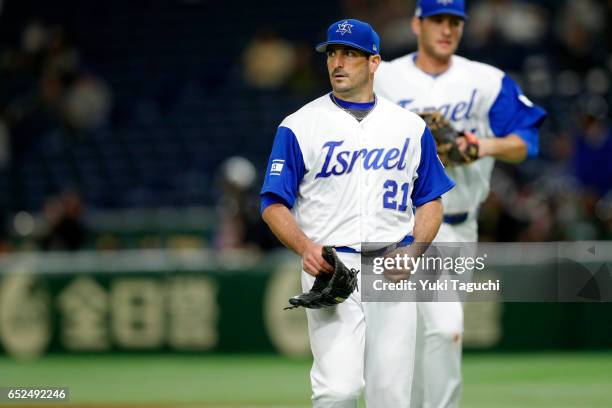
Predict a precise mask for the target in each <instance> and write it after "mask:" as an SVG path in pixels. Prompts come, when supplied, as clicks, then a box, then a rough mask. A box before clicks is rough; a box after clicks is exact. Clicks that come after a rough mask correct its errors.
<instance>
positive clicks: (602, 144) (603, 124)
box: [572, 95, 612, 197]
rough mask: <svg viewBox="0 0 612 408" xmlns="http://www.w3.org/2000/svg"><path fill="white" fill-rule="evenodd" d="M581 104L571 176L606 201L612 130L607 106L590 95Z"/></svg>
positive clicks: (611, 184) (611, 167) (609, 185)
mask: <svg viewBox="0 0 612 408" xmlns="http://www.w3.org/2000/svg"><path fill="white" fill-rule="evenodd" d="M579 103H580V112H579V114H578V125H579V127H578V129H577V131H576V134H575V136H574V137H575V140H574V142H575V143H574V154H573V159H572V172H573V174H574V175H575V176H576V178H577V179H578V181H579V182H580V184H581V185H582V187H583V188H584V189H585V190H591V191H592V192H593V193H594V194H596V195H597V196H598V197H603V196H605V195H606V194H607V193H608V192H609V191H610V190H611V189H612V128H611V127H610V125H609V122H608V120H607V117H608V104H607V102H606V100H605V99H604V98H603V97H601V96H596V95H589V96H587V97H586V98H584V99H582V100H581V101H580V102H579Z"/></svg>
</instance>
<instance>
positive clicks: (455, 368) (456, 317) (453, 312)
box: [415, 302, 463, 408]
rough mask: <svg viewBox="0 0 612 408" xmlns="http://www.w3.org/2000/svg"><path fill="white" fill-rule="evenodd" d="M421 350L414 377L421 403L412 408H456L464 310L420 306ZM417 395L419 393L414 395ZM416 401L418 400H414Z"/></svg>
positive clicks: (449, 305) (447, 305)
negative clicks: (419, 391) (417, 370)
mask: <svg viewBox="0 0 612 408" xmlns="http://www.w3.org/2000/svg"><path fill="white" fill-rule="evenodd" d="M417 308H418V314H419V325H420V326H422V329H420V331H421V333H420V336H421V337H420V340H421V341H420V342H419V345H420V346H421V347H422V349H421V350H420V351H421V353H422V354H421V357H420V361H419V363H418V364H417V365H418V366H419V369H420V372H419V373H417V374H416V375H417V378H418V377H419V376H421V377H420V379H421V380H422V381H423V385H421V384H417V385H416V388H417V390H418V388H419V387H421V388H422V389H421V393H422V394H421V396H422V401H420V402H419V403H418V405H417V402H416V401H415V407H417V408H418V407H423V408H450V407H458V406H459V401H460V398H461V345H462V342H461V340H462V337H463V306H462V305H461V303H459V302H440V303H438V302H423V303H419V304H418V306H417ZM415 392H418V391H415ZM417 397H418V396H417Z"/></svg>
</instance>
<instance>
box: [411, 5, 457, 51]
mask: <svg viewBox="0 0 612 408" xmlns="http://www.w3.org/2000/svg"><path fill="white" fill-rule="evenodd" d="M463 25H464V21H463V20H462V19H461V18H460V17H457V16H454V15H451V14H438V15H435V16H431V17H427V18H417V17H415V18H414V19H413V21H412V28H413V30H414V32H415V33H416V35H417V36H418V37H419V51H420V52H425V53H426V54H427V55H428V56H430V57H432V58H435V59H438V60H446V59H448V58H450V57H451V56H452V55H453V54H454V53H455V51H456V50H457V47H459V41H461V36H462V35H463Z"/></svg>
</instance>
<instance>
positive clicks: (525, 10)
mask: <svg viewBox="0 0 612 408" xmlns="http://www.w3.org/2000/svg"><path fill="white" fill-rule="evenodd" d="M469 17H470V21H469V24H467V25H466V33H465V34H466V36H467V40H468V41H466V43H467V44H468V45H469V46H470V47H473V48H478V47H483V46H485V45H487V44H497V45H499V42H500V41H501V42H504V43H506V44H519V45H524V46H529V45H534V44H537V43H538V42H539V41H541V40H542V38H543V36H544V35H545V33H546V28H547V26H548V24H547V13H546V10H545V9H544V8H543V7H541V6H539V5H537V4H533V3H529V2H525V1H511V0H488V1H482V2H478V3H476V2H474V6H473V7H471V8H470V11H469Z"/></svg>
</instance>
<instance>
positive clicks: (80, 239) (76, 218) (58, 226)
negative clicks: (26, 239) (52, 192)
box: [40, 191, 87, 251]
mask: <svg viewBox="0 0 612 408" xmlns="http://www.w3.org/2000/svg"><path fill="white" fill-rule="evenodd" d="M82 212H83V205H82V202H81V197H80V196H79V195H78V194H77V193H76V192H74V191H67V192H64V193H63V194H61V195H60V197H49V198H48V199H47V200H46V201H45V205H44V208H43V216H44V219H45V222H46V227H47V231H46V233H44V234H43V236H42V238H41V241H40V245H41V248H42V249H43V250H46V251H76V250H79V249H82V248H83V247H84V245H85V244H86V242H87V229H86V227H85V224H84V222H83V219H82V215H83V214H82Z"/></svg>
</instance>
